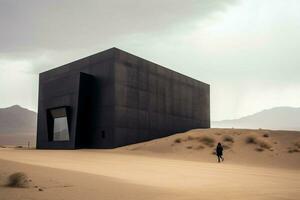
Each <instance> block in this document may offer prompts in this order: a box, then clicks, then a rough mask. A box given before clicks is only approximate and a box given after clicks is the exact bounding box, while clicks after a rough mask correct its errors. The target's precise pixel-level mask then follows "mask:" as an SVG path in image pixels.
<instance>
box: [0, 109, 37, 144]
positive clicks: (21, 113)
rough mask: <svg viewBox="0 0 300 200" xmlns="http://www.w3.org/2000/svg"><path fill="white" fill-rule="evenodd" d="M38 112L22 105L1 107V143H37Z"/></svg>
mask: <svg viewBox="0 0 300 200" xmlns="http://www.w3.org/2000/svg"><path fill="white" fill-rule="evenodd" d="M36 122H37V114H36V113H35V112H33V111H31V110H28V109H26V108H22V107H21V106H18V105H14V106H11V107H8V108H0V145H25V144H26V145H27V143H28V141H30V143H31V144H33V143H35V135H36Z"/></svg>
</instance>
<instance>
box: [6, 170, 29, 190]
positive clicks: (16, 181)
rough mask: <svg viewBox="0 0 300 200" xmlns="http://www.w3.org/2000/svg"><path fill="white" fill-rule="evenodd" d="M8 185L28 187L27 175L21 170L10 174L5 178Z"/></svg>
mask: <svg viewBox="0 0 300 200" xmlns="http://www.w3.org/2000/svg"><path fill="white" fill-rule="evenodd" d="M7 186H8V187H19V188H26V187H29V179H28V176H27V175H26V174H25V173H23V172H17V173H14V174H11V175H10V176H9V177H8V180H7Z"/></svg>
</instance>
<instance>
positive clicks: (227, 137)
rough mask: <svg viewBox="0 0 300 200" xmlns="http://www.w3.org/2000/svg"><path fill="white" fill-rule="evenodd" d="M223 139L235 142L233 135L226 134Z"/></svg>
mask: <svg viewBox="0 0 300 200" xmlns="http://www.w3.org/2000/svg"><path fill="white" fill-rule="evenodd" d="M223 141H224V142H231V143H234V139H233V137H231V136H229V135H226V136H224V138H223Z"/></svg>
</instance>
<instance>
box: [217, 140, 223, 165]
mask: <svg viewBox="0 0 300 200" xmlns="http://www.w3.org/2000/svg"><path fill="white" fill-rule="evenodd" d="M216 154H217V156H218V162H220V161H221V159H222V161H224V158H223V157H222V156H223V147H222V145H221V143H220V142H219V143H218V145H217V148H216Z"/></svg>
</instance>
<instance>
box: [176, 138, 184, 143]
mask: <svg viewBox="0 0 300 200" xmlns="http://www.w3.org/2000/svg"><path fill="white" fill-rule="evenodd" d="M174 142H175V143H181V142H182V139H181V138H176V139H175V140H174Z"/></svg>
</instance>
